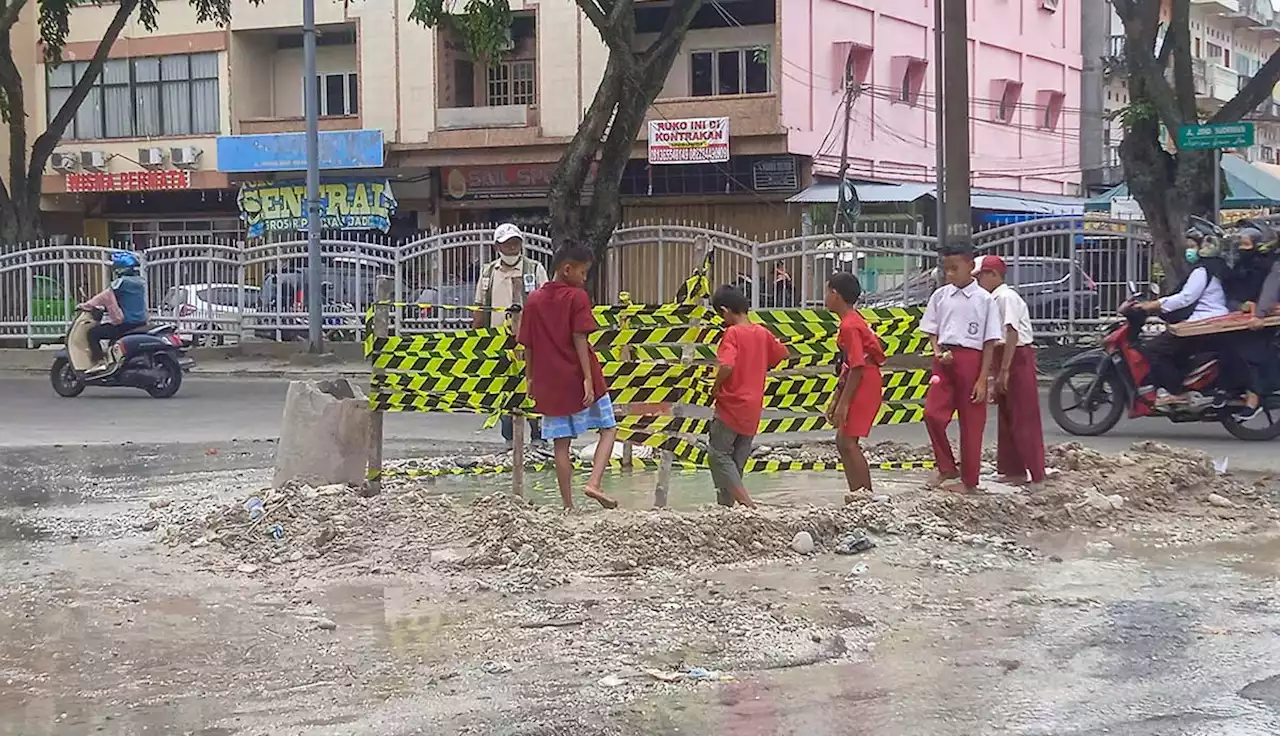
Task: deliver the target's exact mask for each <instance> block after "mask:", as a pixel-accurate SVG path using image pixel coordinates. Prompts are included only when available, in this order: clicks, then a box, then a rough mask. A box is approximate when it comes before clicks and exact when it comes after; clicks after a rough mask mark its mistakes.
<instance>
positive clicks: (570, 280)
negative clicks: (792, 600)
mask: <svg viewBox="0 0 1280 736" xmlns="http://www.w3.org/2000/svg"><path fill="white" fill-rule="evenodd" d="M591 260H592V253H591V249H590V248H587V247H586V246H581V245H566V246H564V247H562V248H561V249H560V250H559V251H558V252H557V253H556V256H555V261H554V262H553V264H552V270H553V271H554V276H553V277H552V280H551V281H548V282H547V283H545V284H543V285H542V287H541V288H539V289H538V290H537V291H535V292H533V293H532V294H530V295H529V300H528V302H527V303H526V304H525V306H524V312H523V315H522V316H521V318H520V335H519V337H518V340H519V342H520V344H521V345H523V346H524V351H525V379H526V382H527V384H528V386H529V394H530V396H531V397H532V398H533V401H534V408H535V409H536V410H537V411H538V413H539V414H542V415H543V420H542V438H543V439H545V440H551V441H552V442H554V444H555V457H556V480H557V481H558V482H559V485H560V499H561V501H563V502H564V507H565V508H566V509H571V508H573V487H572V482H573V457H572V455H571V454H570V450H571V449H572V447H571V446H572V444H573V441H574V439H576V438H577V437H578V435H580V434H582V433H583V432H585V431H587V430H591V429H594V430H597V431H599V433H600V442H599V443H598V444H597V445H596V453H595V457H594V458H592V463H591V477H590V479H589V480H587V486H586V488H585V493H586V496H587V498H590V499H593V500H595V501H596V502H597V503H599V504H600V505H601V506H603V507H605V508H607V509H612V508H616V507H617V505H618V502H617V501H614V500H613V499H612V498H609V497H608V496H606V495H605V494H604V493H602V492H601V490H600V483H601V482H602V481H603V479H604V471H605V468H606V467H608V464H609V459H610V458H611V456H612V453H613V440H614V437H615V436H617V434H618V429H617V427H618V424H617V422H616V421H615V420H614V418H613V403H612V402H611V401H610V400H609V389H608V387H607V386H606V385H605V383H604V373H603V372H601V370H600V361H599V360H598V359H597V358H596V354H595V351H594V350H592V349H591V344H590V343H589V342H587V336H588V335H590V334H591V333H592V332H595V331H596V330H597V329H599V326H598V325H597V324H596V319H595V317H594V316H593V315H592V314H591V299H590V298H589V297H588V296H587V292H586V291H585V290H584V288H583V287H584V285H585V284H586V283H587V272H588V271H589V270H591Z"/></svg>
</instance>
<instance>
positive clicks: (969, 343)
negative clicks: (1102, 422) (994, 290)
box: [920, 281, 1004, 350]
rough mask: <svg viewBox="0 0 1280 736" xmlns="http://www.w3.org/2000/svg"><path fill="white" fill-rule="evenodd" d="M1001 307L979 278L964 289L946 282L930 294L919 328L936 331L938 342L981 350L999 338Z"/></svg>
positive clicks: (1001, 326)
mask: <svg viewBox="0 0 1280 736" xmlns="http://www.w3.org/2000/svg"><path fill="white" fill-rule="evenodd" d="M1003 329H1004V327H1003V323H1001V321H1000V307H999V305H997V304H996V300H995V299H993V298H992V296H991V295H990V294H988V293H987V290H986V289H984V288H982V287H981V286H979V285H978V282H977V281H971V282H969V285H968V286H966V287H964V288H963V289H958V288H956V287H955V286H953V285H952V284H945V285H943V286H941V287H939V288H938V289H937V290H935V291H934V292H933V295H932V296H930V297H929V306H927V307H925V309H924V317H923V318H922V319H921V320H920V331H921V332H923V333H925V334H926V335H936V336H937V337H938V344H939V345H954V346H959V347H962V348H972V349H974V350H981V349H982V347H983V345H985V344H986V343H988V342H991V341H993V340H999V339H1000V334H1001V332H1002V331H1003Z"/></svg>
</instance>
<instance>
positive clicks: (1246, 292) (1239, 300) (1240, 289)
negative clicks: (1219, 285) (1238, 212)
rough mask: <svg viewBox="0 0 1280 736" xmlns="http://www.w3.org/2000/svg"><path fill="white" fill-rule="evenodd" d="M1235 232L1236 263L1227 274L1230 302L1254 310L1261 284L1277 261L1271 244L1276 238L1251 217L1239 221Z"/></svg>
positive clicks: (1228, 300) (1232, 304)
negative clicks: (1256, 223) (1251, 219)
mask: <svg viewBox="0 0 1280 736" xmlns="http://www.w3.org/2000/svg"><path fill="white" fill-rule="evenodd" d="M1239 224H1240V228H1239V229H1238V230H1237V231H1236V232H1235V235H1234V240H1235V241H1236V257H1235V263H1234V264H1233V265H1232V267H1231V272H1230V274H1229V276H1228V278H1227V282H1226V288H1227V304H1228V306H1232V307H1240V308H1242V309H1243V310H1244V311H1246V312H1252V311H1253V306H1254V305H1255V304H1256V303H1257V301H1258V297H1259V295H1260V294H1261V293H1262V284H1263V282H1264V281H1266V278H1267V274H1268V273H1270V271H1271V265H1272V263H1273V262H1274V261H1275V258H1274V251H1273V249H1272V246H1273V245H1274V243H1272V242H1271V241H1272V240H1273V239H1274V238H1273V237H1272V236H1271V234H1270V229H1269V228H1266V229H1264V228H1265V226H1259V225H1255V224H1254V223H1253V222H1252V221H1250V220H1244V221H1241V222H1240V223H1239Z"/></svg>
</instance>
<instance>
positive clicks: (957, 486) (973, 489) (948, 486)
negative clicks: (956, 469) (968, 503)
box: [938, 478, 978, 493]
mask: <svg viewBox="0 0 1280 736" xmlns="http://www.w3.org/2000/svg"><path fill="white" fill-rule="evenodd" d="M938 490H940V491H947V492H949V493H977V492H978V488H977V486H966V485H965V484H964V483H963V482H962V481H961V480H960V479H959V478H950V479H948V480H946V481H945V482H943V484H942V485H940V486H938Z"/></svg>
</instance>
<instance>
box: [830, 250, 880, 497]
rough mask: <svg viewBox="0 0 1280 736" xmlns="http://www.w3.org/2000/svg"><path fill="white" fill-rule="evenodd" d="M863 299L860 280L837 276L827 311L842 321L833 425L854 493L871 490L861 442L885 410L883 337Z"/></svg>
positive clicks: (832, 402)
mask: <svg viewBox="0 0 1280 736" xmlns="http://www.w3.org/2000/svg"><path fill="white" fill-rule="evenodd" d="M860 296H862V284H860V283H858V277H857V276H854V275H853V274H851V273H837V274H832V276H831V278H829V279H827V298H826V302H827V309H830V310H831V311H833V312H835V313H836V314H837V315H839V316H840V330H839V332H838V333H837V334H836V346H837V347H838V348H839V349H840V353H841V355H843V356H844V365H843V366H842V367H841V371H840V381H839V383H837V384H836V385H837V388H836V393H835V395H834V396H832V397H831V404H830V405H829V406H828V407H827V421H828V422H830V423H831V424H832V425H833V426H834V427H835V428H836V449H837V450H839V451H840V461H841V462H842V463H844V477H845V480H846V481H848V483H849V492H850V493H857V492H858V491H870V490H871V466H870V465H868V464H867V458H866V456H865V455H863V454H862V445H861V444H860V443H859V440H860V439H861V438H863V437H866V436H867V435H868V434H870V433H871V425H872V424H874V423H875V421H876V414H877V413H879V411H880V366H881V365H883V364H884V348H883V347H881V345H880V338H878V337H876V335H875V333H874V332H872V331H871V327H869V326H868V325H867V322H866V320H864V319H862V315H860V314H858V310H857V309H855V308H854V304H856V303H857V301H858V297H860Z"/></svg>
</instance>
